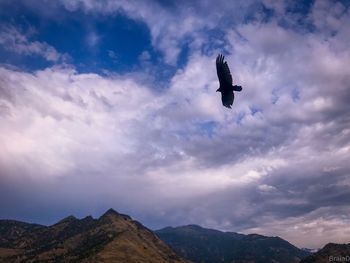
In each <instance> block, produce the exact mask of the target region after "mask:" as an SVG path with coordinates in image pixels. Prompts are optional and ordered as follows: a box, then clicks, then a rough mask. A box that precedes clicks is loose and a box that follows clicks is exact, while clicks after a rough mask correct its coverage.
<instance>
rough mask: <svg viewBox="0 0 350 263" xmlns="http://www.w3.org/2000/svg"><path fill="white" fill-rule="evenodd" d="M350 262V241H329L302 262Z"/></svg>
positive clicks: (301, 262)
mask: <svg viewBox="0 0 350 263" xmlns="http://www.w3.org/2000/svg"><path fill="white" fill-rule="evenodd" d="M324 262H327V263H328V262H350V243H349V244H334V243H329V244H327V245H325V246H324V247H323V248H322V249H320V250H319V251H317V252H316V253H315V254H312V255H310V256H308V257H306V258H304V259H303V260H302V261H300V263H324Z"/></svg>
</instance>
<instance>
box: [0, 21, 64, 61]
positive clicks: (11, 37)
mask: <svg viewBox="0 0 350 263" xmlns="http://www.w3.org/2000/svg"><path fill="white" fill-rule="evenodd" d="M30 36H31V34H30V32H29V33H24V32H22V31H21V30H20V29H18V28H16V27H15V26H12V25H2V26H1V27H0V45H1V46H2V47H3V48H4V49H6V50H9V51H12V52H14V53H17V54H20V55H38V56H41V57H43V58H44V59H46V60H47V61H51V62H59V61H65V60H66V59H68V55H67V54H60V53H59V52H58V51H57V50H56V49H55V48H54V47H52V46H50V45H49V44H47V43H45V42H40V41H31V40H30Z"/></svg>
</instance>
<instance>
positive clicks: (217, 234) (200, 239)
mask: <svg viewBox="0 0 350 263" xmlns="http://www.w3.org/2000/svg"><path fill="white" fill-rule="evenodd" d="M155 233H156V234H157V235H158V236H159V238H160V239H162V240H163V241H164V242H165V243H167V244H168V245H169V246H170V247H172V248H173V249H174V250H175V251H176V252H177V253H178V254H179V255H180V256H182V257H184V258H187V259H189V260H191V261H193V262H196V263H219V262H220V263H226V262H227V263H231V262H235V263H248V262H249V263H252V262H254V263H269V262H271V263H272V262H274V263H278V262H281V263H294V262H295V263H296V262H299V261H300V259H302V258H304V257H306V256H308V255H310V253H308V252H306V251H303V250H301V249H299V248H297V247H295V246H293V245H292V244H290V243H288V242H287V241H285V240H283V239H281V238H279V237H266V236H261V235H256V234H251V235H243V234H238V233H233V232H221V231H218V230H213V229H206V228H202V227H200V226H197V225H188V226H181V227H176V228H173V227H166V228H163V229H160V230H157V231H155Z"/></svg>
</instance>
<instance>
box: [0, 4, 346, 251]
mask: <svg viewBox="0 0 350 263" xmlns="http://www.w3.org/2000/svg"><path fill="white" fill-rule="evenodd" d="M19 2H21V1H17V3H16V4H18V3H19ZM40 2H43V1H25V3H22V5H21V8H24V9H28V8H32V9H33V10H36V11H35V12H37V13H36V15H38V16H42V17H45V16H48V17H49V16H50V18H47V19H54V18H55V17H57V19H58V18H59V17H60V16H62V14H63V13H65V12H68V13H69V12H77V14H80V13H81V14H85V15H88V16H91V18H93V17H108V16H126V17H128V18H129V19H131V20H135V21H138V23H143V24H145V25H146V26H147V28H148V30H149V37H150V43H151V45H152V47H153V48H154V50H155V51H157V52H159V53H160V54H161V55H160V60H158V61H157V62H154V61H153V62H152V59H151V56H152V55H151V52H150V51H149V50H144V51H143V52H141V53H140V55H139V65H140V66H139V67H136V68H135V70H132V71H129V72H127V73H120V72H118V71H114V72H113V71H110V70H109V71H108V72H107V73H105V74H99V73H96V72H89V73H83V72H80V71H78V70H77V69H76V65H75V63H74V56H73V55H72V54H69V52H68V53H67V52H65V51H61V50H59V49H58V48H56V47H55V46H53V45H50V44H49V43H47V41H45V40H43V39H36V38H35V36H36V35H40V30H38V29H36V28H35V27H32V26H31V27H29V29H28V28H27V29H23V27H20V26H18V25H16V24H15V23H11V22H7V23H3V25H2V26H1V27H0V29H1V30H0V45H1V48H2V50H3V52H7V53H6V54H7V55H8V54H13V56H15V55H18V54H19V55H21V56H25V57H29V58H30V57H32V58H33V56H34V58H33V59H35V56H36V57H41V58H42V59H45V60H46V61H48V62H50V63H52V64H50V66H47V67H43V68H42V69H39V70H31V69H30V68H29V69H28V68H27V69H23V68H21V67H19V66H18V65H15V64H13V63H7V62H6V61H5V60H3V61H2V63H3V64H1V66H0V123H1V124H0V148H1V151H0V217H1V218H13V219H19V220H27V221H32V222H37V223H45V224H51V223H54V222H55V221H57V220H58V219H60V218H62V217H64V216H67V215H69V214H74V215H76V216H85V215H88V214H92V215H94V216H99V215H100V214H101V213H102V212H104V210H106V209H108V208H109V207H113V208H114V209H116V210H118V211H120V212H122V213H127V214H130V215H131V216H132V217H134V218H135V219H137V220H139V221H141V222H142V223H144V224H145V225H146V226H148V227H151V228H160V227H164V226H167V225H172V226H177V225H184V224H190V223H194V224H199V225H202V226H204V227H210V228H217V229H221V230H226V231H236V232H243V233H260V234H266V235H279V236H281V237H282V238H285V239H287V240H288V241H290V242H292V243H293V244H296V245H297V246H300V247H304V246H305V247H311V248H315V247H320V246H323V245H324V244H325V243H328V242H350V239H349V236H350V204H349V200H350V177H349V175H350V174H349V173H350V162H349V156H350V115H349V112H350V104H349V101H350V84H349V83H350V62H349V61H350V49H349V47H348V43H349V42H350V32H349V31H350V27H349V25H350V9H349V6H348V5H347V3H346V2H343V1H339V2H335V1H323V0H320V1H315V2H314V3H312V5H310V6H306V5H304V6H302V4H301V3H300V2H299V1H297V2H298V3H299V4H297V5H296V4H295V1H270V0H264V1H262V2H258V1H235V4H230V3H229V2H227V1H222V2H219V3H215V4H214V3H213V2H212V1H207V2H206V1H198V2H193V3H191V4H187V3H185V2H183V3H181V1H180V2H179V3H178V4H174V5H165V4H162V3H161V2H153V1H141V2H139V3H138V4H137V5H136V4H132V3H131V2H129V1H125V2H123V1H118V2H116V1H108V0H106V1H93V0H75V1H72V0H70V1H65V0H61V1H60V2H57V3H55V4H48V3H47V4H46V5H45V6H44V5H43V3H40ZM44 2H45V1H44ZM50 3H52V2H50ZM1 5H3V8H5V7H6V8H8V9H9V10H11V8H13V6H11V5H10V4H5V3H3V2H0V8H1ZM44 9H45V10H44ZM99 39H100V38H99V36H98V32H90V33H89V35H87V36H86V41H87V42H88V44H89V45H90V46H91V45H92V46H97V47H98V45H99V41H102V40H99ZM184 49H186V52H185V53H182V52H183V50H184ZM219 52H224V54H226V59H227V61H228V63H229V65H230V67H231V71H232V73H233V78H234V81H235V83H237V84H238V85H242V86H243V91H242V92H241V93H239V94H236V98H235V103H234V105H233V109H232V110H228V109H226V108H224V107H222V105H221V101H220V97H219V94H218V93H215V90H216V89H217V88H218V81H217V76H216V69H215V57H216V55H217V54H218V53H219ZM4 54H5V53H4ZM109 56H110V58H111V59H114V58H115V59H117V55H115V54H114V53H111V52H109ZM0 62H1V61H0ZM157 63H158V64H159V63H163V64H164V65H165V66H164V70H166V69H168V68H167V67H169V68H172V69H173V70H174V74H172V75H171V77H170V78H169V79H166V80H162V81H161V82H160V81H158V80H157V76H158V74H159V76H160V75H162V72H158V71H162V68H161V67H158V66H157ZM165 68H166V69H165ZM159 83H162V84H161V85H163V83H164V85H163V86H162V87H161V89H159V85H160V84H159Z"/></svg>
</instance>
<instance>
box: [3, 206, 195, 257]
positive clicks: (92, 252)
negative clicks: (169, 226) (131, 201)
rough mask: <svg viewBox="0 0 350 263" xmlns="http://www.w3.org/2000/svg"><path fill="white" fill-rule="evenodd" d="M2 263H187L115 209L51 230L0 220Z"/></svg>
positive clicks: (64, 222)
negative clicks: (97, 216) (99, 215)
mask: <svg viewBox="0 0 350 263" xmlns="http://www.w3.org/2000/svg"><path fill="white" fill-rule="evenodd" d="M0 262H3V263H9V262H11V263H12V262H96V263H98V262H118V263H119V262H120V263H128V262H130V263H150V262H152V263H153V262H154V263H158V262H159V263H160V262H169V263H185V262H188V261H186V260H184V259H182V258H181V257H179V256H178V255H177V254H175V253H174V251H173V250H172V249H170V248H169V247H168V246H167V245H166V244H164V242H163V241H161V240H160V239H159V238H158V237H157V236H156V235H155V234H154V233H153V232H152V231H151V230H149V229H147V228H146V227H144V226H143V225H142V224H140V223H139V222H137V221H134V220H132V219H131V218H130V217H129V216H127V215H123V214H119V213H117V212H116V211H114V210H112V209H110V210H108V211H107V212H106V213H105V214H103V215H102V216H101V217H100V218H99V219H93V218H92V217H91V216H88V217H85V218H83V219H80V220H79V219H77V218H75V217H73V216H69V217H67V218H65V219H63V220H61V221H59V222H58V223H57V224H54V225H52V226H48V227H47V226H42V225H36V224H28V223H23V222H18V221H13V220H0Z"/></svg>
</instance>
